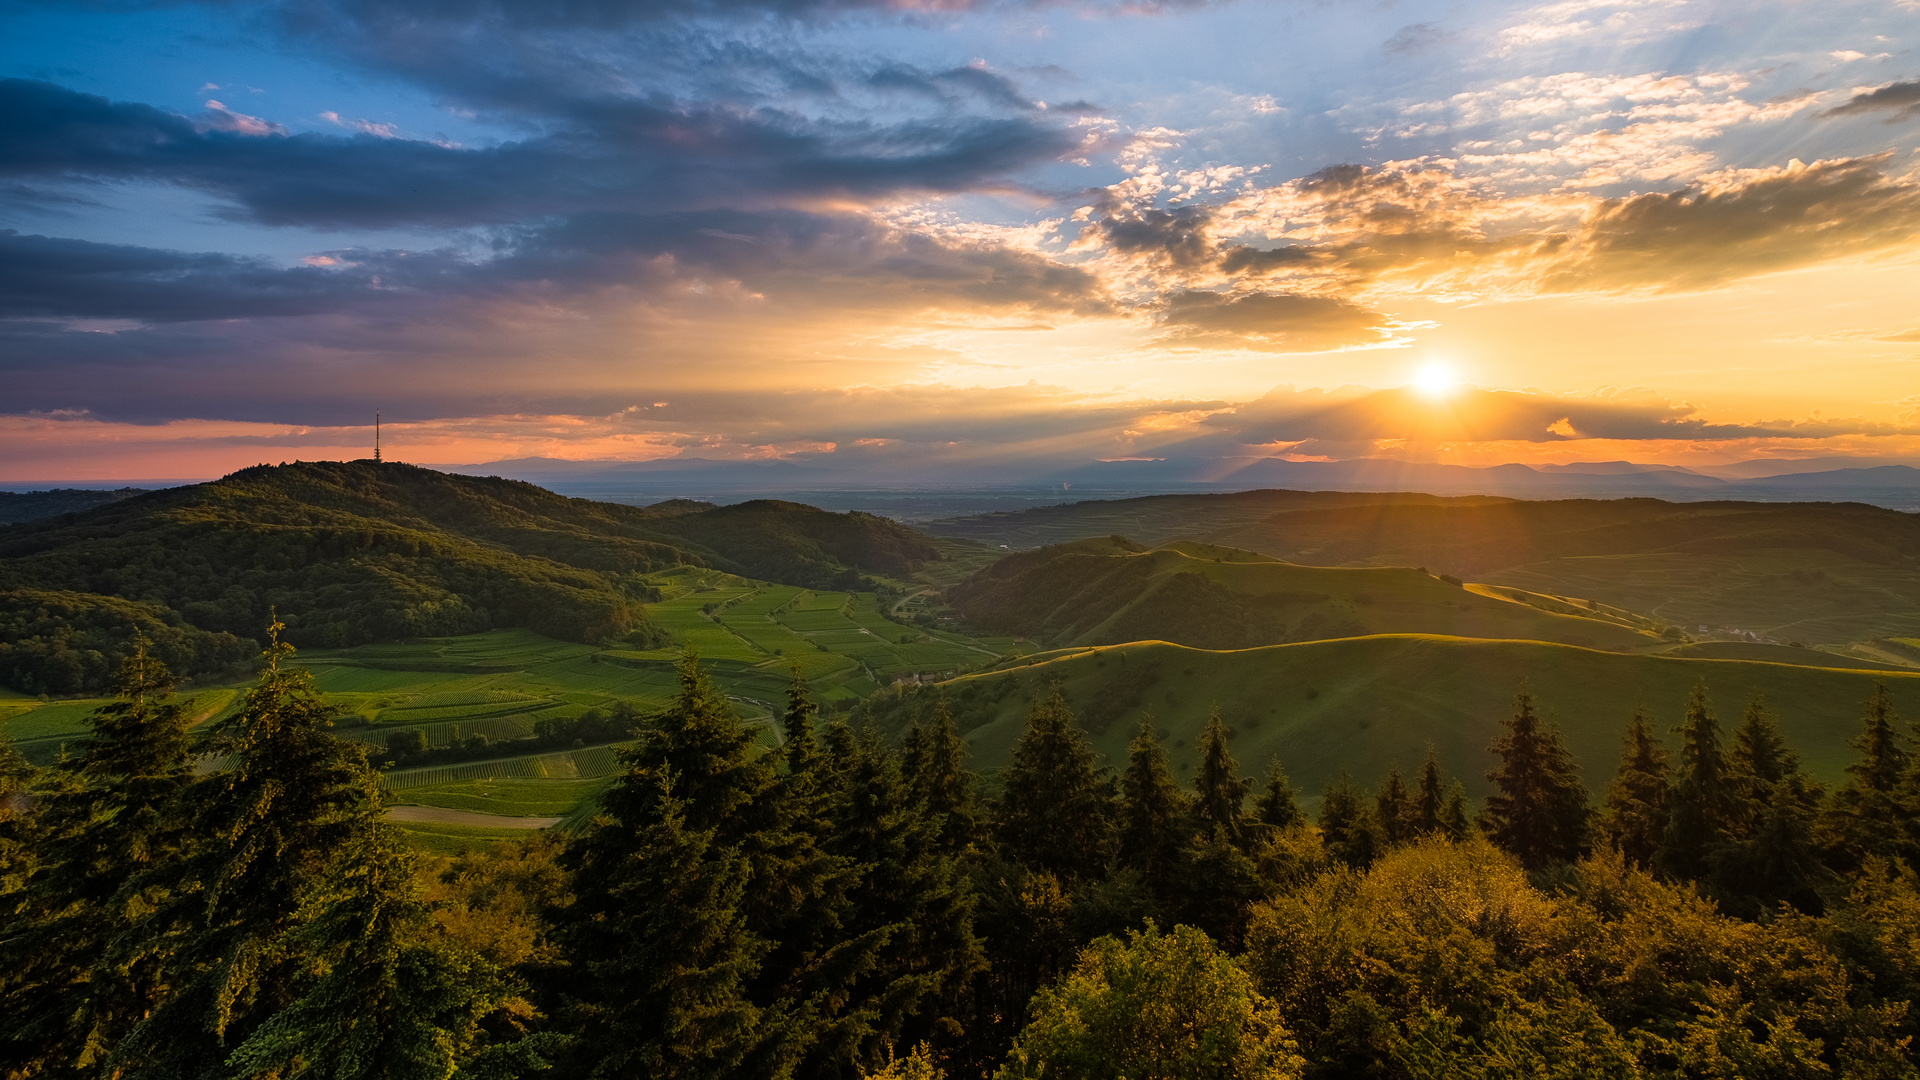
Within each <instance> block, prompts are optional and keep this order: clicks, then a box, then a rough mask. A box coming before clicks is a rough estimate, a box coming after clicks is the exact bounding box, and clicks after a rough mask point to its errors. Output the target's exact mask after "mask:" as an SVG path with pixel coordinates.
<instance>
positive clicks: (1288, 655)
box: [863, 634, 1920, 798]
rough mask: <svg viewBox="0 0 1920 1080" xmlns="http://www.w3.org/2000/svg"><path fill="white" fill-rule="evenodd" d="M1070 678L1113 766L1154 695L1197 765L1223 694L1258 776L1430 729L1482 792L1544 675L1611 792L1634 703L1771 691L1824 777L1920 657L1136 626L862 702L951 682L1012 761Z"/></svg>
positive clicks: (1318, 774)
mask: <svg viewBox="0 0 1920 1080" xmlns="http://www.w3.org/2000/svg"><path fill="white" fill-rule="evenodd" d="M1054 680H1058V681H1059V683H1060V685H1061V687H1062V689H1063V690H1064V691H1065V693H1066V695H1067V698H1068V700H1069V702H1070V703H1071V704H1072V705H1073V707H1074V709H1075V710H1076V712H1077V713H1078V715H1079V717H1080V719H1081V722H1082V724H1083V725H1084V726H1085V727H1086V729H1087V730H1088V732H1089V733H1090V735H1091V737H1092V739H1093V742H1094V745H1095V747H1096V748H1097V749H1098V750H1099V751H1100V753H1101V754H1102V755H1103V756H1104V757H1105V759H1106V762H1107V763H1108V764H1109V765H1117V764H1119V763H1121V762H1123V761H1124V760H1125V755H1126V744H1127V740H1128V739H1129V738H1131V737H1132V734H1133V730H1134V726H1135V724H1136V723H1137V722H1138V721H1139V718H1140V716H1141V714H1142V713H1143V712H1145V711H1148V710H1151V712H1152V714H1153V717H1154V724H1155V726H1156V727H1157V728H1159V729H1160V730H1162V731H1163V732H1164V733H1165V738H1166V740H1167V748H1168V752H1169V755H1170V757H1171V758H1172V761H1173V762H1174V766H1175V768H1176V771H1177V774H1178V775H1180V776H1182V777H1184V778H1190V777H1191V776H1192V773H1193V769H1194V767H1195V765H1196V763H1197V758H1198V744H1199V735H1200V732H1201V730H1202V728H1203V727H1204V725H1205V723H1206V717H1207V712H1208V709H1209V708H1211V707H1213V706H1215V705H1218V706H1219V707H1220V710H1221V712H1222V714H1223V715H1224V717H1225V719H1226V721H1227V723H1228V725H1229V726H1230V727H1231V729H1232V732H1233V742H1232V748H1233V752H1234V754H1235V755H1236V756H1237V757H1238V759H1239V761H1240V764H1241V768H1242V769H1243V771H1244V772H1245V773H1247V774H1248V775H1256V774H1258V773H1259V772H1260V771H1261V770H1262V769H1263V768H1264V767H1265V763H1266V761H1267V759H1268V758H1269V757H1270V756H1272V755H1275V754H1278V755H1279V757H1280V759H1281V761H1282V763H1283V764H1284V765H1285V767H1286V769H1287V771H1288V773H1289V774H1290V775H1291V776H1292V778H1293V780H1294V783H1295V785H1296V786H1297V787H1299V788H1300V789H1301V790H1302V791H1303V792H1305V793H1307V794H1309V795H1317V794H1318V792H1319V791H1320V789H1321V787H1322V786H1323V785H1324V784H1325V783H1326V782H1327V781H1328V780H1329V779H1331V778H1332V777H1333V776H1334V775H1335V774H1336V773H1338V772H1339V771H1340V770H1342V769H1346V770H1348V771H1350V772H1351V773H1352V775H1353V776H1354V777H1356V778H1357V779H1359V780H1361V781H1362V782H1363V783H1367V784H1371V783H1373V782H1374V781H1376V780H1377V779H1378V778H1379V777H1380V776H1381V775H1382V774H1383V773H1384V772H1385V771H1386V770H1387V768H1388V767H1390V766H1392V765H1394V764H1398V765H1400V766H1401V767H1402V768H1403V769H1407V770H1411V769H1414V768H1416V767H1417V766H1418V765H1419V763H1420V761H1421V760H1422V759H1423V757H1424V755H1425V753H1426V747H1427V746H1428V745H1429V744H1431V745H1432V746H1433V747H1434V749H1435V750H1436V752H1437V753H1438V754H1439V757H1440V760H1441V763H1442V765H1443V766H1444V767H1445V768H1446V769H1447V770H1448V771H1449V772H1450V773H1452V774H1454V775H1456V776H1458V777H1460V779H1461V780H1462V781H1464V782H1465V783H1466V785H1467V787H1468V789H1469V790H1470V791H1473V792H1475V793H1479V792H1482V791H1483V790H1484V789H1485V782H1484V774H1485V771H1486V769H1487V767H1488V763H1489V760H1490V759H1489V757H1488V754H1487V746H1488V745H1489V744H1490V743H1491V742H1492V741H1493V739H1494V737H1495V735H1496V734H1497V730H1496V729H1497V728H1498V725H1499V723H1500V720H1501V719H1502V718H1503V717H1504V716H1506V715H1507V714H1508V713H1509V712H1510V711H1511V708H1512V704H1513V696H1514V693H1515V692H1516V691H1517V690H1518V689H1519V688H1520V687H1521V686H1522V685H1523V684H1525V685H1527V686H1529V687H1530V688H1531V690H1532V692H1533V693H1534V695H1535V697H1536V698H1537V699H1538V701H1539V703H1540V705H1541V707H1542V709H1543V710H1544V712H1545V714H1546V715H1547V716H1549V717H1550V718H1552V719H1553V720H1555V721H1556V722H1557V723H1559V724H1560V726H1561V727H1562V729H1563V730H1564V731H1565V733H1566V737H1567V744H1568V746H1569V747H1570V748H1571V749H1572V751H1573V753H1574V754H1575V755H1576V757H1577V758H1578V759H1579V763H1580V766H1581V768H1582V770H1583V772H1584V773H1585V776H1586V779H1587V783H1588V786H1589V788H1590V789H1591V790H1592V791H1593V792H1594V794H1595V797H1596V798H1597V797H1598V796H1599V794H1600V793H1601V792H1602V791H1604V789H1605V786H1606V781H1607V778H1608V777H1609V776H1610V775H1611V773H1612V771H1613V769H1614V766H1615V765H1616V763H1617V761H1618V758H1619V751H1620V737H1621V733H1622V731H1623V730H1624V727H1625V724H1626V721H1627V717H1628V716H1629V715H1630V714H1631V712H1632V710H1633V708H1634V707H1635V706H1636V705H1640V704H1644V705H1645V706H1646V707H1647V708H1648V709H1649V710H1650V713H1651V715H1652V717H1653V720H1654V727H1655V729H1656V730H1661V731H1664V730H1665V729H1667V728H1669V727H1671V726H1673V725H1674V724H1677V723H1678V722H1679V719H1680V716H1681V710H1682V708H1683V706H1684V704H1685V701H1686V698H1687V694H1688V693H1689V691H1690V690H1691V689H1692V688H1693V686H1694V685H1695V684H1704V685H1706V686H1707V688H1708V690H1709V692H1710V694H1711V696H1712V700H1713V703H1714V706H1715V708H1716V709H1717V711H1718V713H1719V715H1720V716H1721V717H1722V719H1723V722H1725V723H1726V724H1727V725H1728V726H1729V727H1730V726H1731V725H1732V723H1734V722H1737V721H1738V718H1739V715H1740V713H1741V711H1742V710H1743V709H1744V708H1745V707H1746V704H1747V701H1748V699H1749V698H1750V697H1751V696H1752V695H1753V694H1755V693H1761V694H1764V695H1766V699H1767V702H1768V704H1769V706H1770V707H1771V708H1772V710H1773V711H1774V713H1775V715H1776V716H1777V717H1778V719H1779V721H1780V728H1781V731H1782V732H1783V733H1784V734H1785V735H1786V737H1787V739H1788V740H1789V741H1790V742H1791V743H1792V744H1793V745H1794V746H1795V747H1796V748H1797V749H1798V750H1799V751H1800V752H1801V753H1802V754H1803V755H1804V756H1805V759H1806V764H1807V767H1808V768H1809V769H1810V770H1811V771H1812V772H1813V773H1814V774H1815V775H1817V776H1819V777H1820V778H1822V779H1824V780H1827V781H1830V782H1831V781H1837V780H1839V779H1842V770H1843V769H1844V768H1845V766H1846V764H1847V763H1848V762H1849V761H1851V760H1852V758H1853V752H1852V751H1851V750H1850V749H1849V748H1848V746H1847V742H1848V740H1849V739H1851V738H1852V737H1853V735H1854V734H1855V732H1856V731H1857V730H1858V727H1859V716H1860V709H1861V702H1862V701H1864V700H1865V699H1866V698H1867V696H1868V695H1869V694H1870V693H1871V692H1872V689H1873V685H1874V683H1875V682H1876V681H1881V682H1885V683H1886V684H1887V685H1888V686H1889V687H1890V688H1891V690H1892V692H1893V696H1894V701H1895V702H1896V706H1897V708H1898V709H1899V710H1900V712H1901V713H1902V715H1904V716H1908V717H1914V716H1920V673H1907V672H1898V673H1895V672H1869V671H1860V670H1843V669H1830V668H1811V667H1799V666H1793V665H1787V664H1772V663H1760V662H1754V661H1747V660H1719V659H1695V658H1685V657H1671V656H1661V655H1648V654H1623V653H1608V652H1600V651H1597V650H1592V649H1583V648H1577V647H1573V646H1567V645H1554V644H1547V643H1542V642H1534V641H1491V640H1470V639H1463V638H1455V637H1440V636H1430V635H1411V634H1403V635H1387V636H1377V637H1362V638H1347V639H1341V640H1336V641H1315V642H1305V643H1299V644H1291V645H1274V646H1267V647H1264V648H1258V649H1245V650H1238V651H1204V650H1199V649H1190V648H1184V647H1181V646H1178V645H1172V644H1168V643H1166V642H1155V641H1146V642H1136V643H1133V644H1128V645H1115V646H1106V647H1098V648H1087V649H1075V650H1064V651H1060V652H1055V653H1043V654H1038V655H1036V656H1033V657H1029V658H1028V659H1027V660H1026V661H1024V662H1022V663H1021V664H1020V666H1014V667H1005V666H1003V667H1002V668H1001V669H999V670H996V671H991V672H982V673H979V674H974V675H966V676H962V677H960V678H957V679H953V680H949V681H948V682H945V683H940V684H937V685H935V686H931V687H904V688H896V689H894V690H891V691H888V692H883V693H881V694H878V695H875V696H874V697H873V698H871V699H869V701H868V703H867V704H866V705H865V706H864V707H863V711H864V713H865V715H866V716H867V717H869V718H871V719H872V720H874V721H875V722H876V723H877V724H878V725H879V726H880V727H881V728H882V730H898V729H901V728H904V726H905V725H906V724H907V723H908V722H910V720H911V719H912V718H913V717H914V716H915V715H917V714H918V713H919V712H920V711H922V710H923V709H925V708H926V707H928V706H930V704H931V701H932V698H933V697H934V696H935V695H939V696H943V697H944V698H945V699H946V701H947V702H948V705H949V707H950V708H951V709H952V710H953V712H954V715H955V718H956V721H957V722H958V724H959V726H960V728H961V729H962V731H963V733H964V735H965V737H966V739H967V742H968V744H969V745H970V746H971V748H972V753H973V758H972V763H973V766H974V767H975V768H996V767H1001V766H1004V765H1005V764H1006V763H1007V761H1008V757H1009V755H1010V753H1011V751H1012V747H1013V744H1014V741H1015V740H1016V739H1017V738H1018V737H1019V734H1020V731H1021V727H1022V723H1023V719H1024V716H1025V713H1026V709H1027V707H1028V703H1029V702H1030V701H1031V700H1032V699H1033V698H1034V697H1035V696H1036V695H1040V694H1044V693H1045V692H1046V690H1047V688H1048V686H1050V685H1051V684H1052V683H1053V681H1054Z"/></svg>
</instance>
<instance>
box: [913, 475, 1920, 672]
mask: <svg viewBox="0 0 1920 1080" xmlns="http://www.w3.org/2000/svg"><path fill="white" fill-rule="evenodd" d="M1262 511H1264V512H1265V513H1264V516H1260V515H1261V512H1262ZM932 529H933V531H935V532H936V533H939V534H941V535H951V536H965V537H968V538H970V539H974V540H977V541H980V542H984V543H993V544H1006V545H1008V546H1009V547H1010V548H1014V549H1018V548H1023V547H1031V546H1037V545H1038V544H1043V543H1045V544H1052V543H1060V542H1066V541H1072V540H1077V539H1084V538H1089V537H1097V536H1104V535H1108V534H1111V533H1120V534H1122V535H1126V536H1128V537H1129V538H1131V539H1133V540H1135V541H1139V542H1141V543H1146V544H1157V543H1163V542H1165V541H1166V540H1169V539H1174V538H1189V539H1196V540H1201V541H1204V542H1207V543H1210V544H1216V545H1225V546H1231V547H1237V548H1244V549H1247V550H1250V551H1256V552H1260V553H1263V554H1266V555H1270V556H1273V557H1275V558H1279V559H1284V560H1286V561H1288V562H1293V563H1300V564H1307V565H1315V566H1423V567H1426V568H1428V569H1429V570H1432V571H1434V572H1435V573H1443V574H1448V575H1451V576H1454V577H1459V578H1464V579H1468V580H1473V581H1479V582H1485V583H1488V584H1493V585H1501V586H1508V587H1512V588H1518V589H1523V590H1527V591H1529V592H1532V593H1536V594H1545V595H1551V596H1559V597H1577V598H1580V599H1582V600H1593V601H1595V602H1597V603H1599V604H1601V605H1605V606H1610V607H1613V608H1617V609H1620V610H1623V611H1627V612H1632V613H1634V614H1636V615H1638V616H1641V617H1643V618H1646V619H1649V620H1653V621H1658V622H1665V623H1670V624H1673V625H1676V626H1679V627H1681V628H1682V629H1683V630H1684V631H1685V632H1686V633H1687V634H1688V635H1690V636H1693V637H1697V638H1709V639H1721V640H1746V641H1754V642H1763V643H1764V642H1770V643H1774V644H1780V645H1799V646H1812V645H1820V646H1827V647H1844V646H1848V645H1850V644H1852V643H1856V642H1866V641H1870V640H1872V639H1877V638H1891V637H1903V636H1914V635H1915V634H1920V515H1914V514H1907V513H1900V512H1898V511H1893V510H1886V509H1882V508H1879V507H1875V506H1867V505H1862V504H1858V503H1748V502H1690V503H1676V502H1666V501H1662V500H1659V499H1619V500H1608V501H1602V500H1591V499H1575V500H1557V501H1539V502H1525V501H1518V500H1511V499H1492V498H1462V499H1440V498H1436V497H1433V496H1413V495H1404V494H1399V495H1378V496H1368V495H1364V494H1357V493H1335V492H1245V493H1242V494H1240V495H1237V496H1215V495H1167V496H1154V497H1151V498H1143V499H1128V500H1119V501H1114V502H1094V503H1078V504H1074V505H1071V506H1059V507H1048V508H1044V509H1036V510H1029V511H1021V512H1014V513H1006V514H995V515H981V516H979V517H974V518H967V519H958V520H954V521H946V522H938V523H935V524H934V525H933V526H932Z"/></svg>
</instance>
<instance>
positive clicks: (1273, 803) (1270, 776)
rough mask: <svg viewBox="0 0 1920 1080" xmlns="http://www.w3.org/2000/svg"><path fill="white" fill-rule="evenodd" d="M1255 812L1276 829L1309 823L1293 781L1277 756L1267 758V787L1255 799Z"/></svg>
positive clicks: (1262, 821)
mask: <svg viewBox="0 0 1920 1080" xmlns="http://www.w3.org/2000/svg"><path fill="white" fill-rule="evenodd" d="M1253 807H1254V813H1255V815H1256V816H1258V817H1259V819H1260V821H1261V823H1262V824H1265V825H1271V826H1273V827H1274V828H1276V829H1291V828H1294V827H1296V826H1299V825H1305V824H1306V823H1307V815H1306V814H1305V813H1303V812H1302V811H1301V809H1300V803H1299V802H1298V801H1297V800H1296V799H1295V797H1294V793H1293V783H1292V782H1291V781H1289V780H1288V779H1287V773H1286V770H1284V769H1282V768H1281V767H1280V759H1279V758H1277V757H1274V758H1269V759H1267V789H1266V790H1265V791H1263V792H1261V793H1260V797H1259V798H1257V799H1255V800H1254V804H1253Z"/></svg>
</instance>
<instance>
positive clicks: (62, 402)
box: [0, 0, 1920, 484]
mask: <svg viewBox="0 0 1920 1080" xmlns="http://www.w3.org/2000/svg"><path fill="white" fill-rule="evenodd" d="M1917 50H1920V0H1874V2H1854V0H1821V2H1818V3H1815V2H1812V0H1618V2H1607V0H1560V2H1554V3H1544V4H1539V3H1526V2H1491V0H1462V2H1437V0H1221V2H1206V0H1082V2H1077V3H1075V2H1044V0H1024V2H1015V0H548V2H543V3H540V4H529V3H519V2H509V0H265V2H250V0H209V2H205V3H191V2H174V3H150V4H149V3H139V2H134V0H96V2H93V3H75V2H62V3H57V4H56V3H46V4H40V3H32V2H22V0H0V481H14V482H19V481H38V480H49V481H51V480H75V481H78V480H88V481H98V480H110V479H116V478H152V477H204V476H215V475H220V474H222V473H225V472H228V471H231V470H233V469H237V468H242V467H245V466H248V465H252V464H255V463H257V462H261V461H284V460H295V459H302V458H304V459H314V458H341V457H360V456H366V455H367V453H368V449H369V447H370V444H371V441H372V431H371V427H372V420H373V417H374V412H375V410H376V409H378V410H380V412H381V415H382V418H383V420H384V428H383V436H384V439H385V444H386V447H387V454H388V456H389V457H391V458H396V459H402V460H408V461H414V462H420V463H441V464H453V463H461V464H468V463H480V462H491V461H502V460H512V459H521V458H529V457H543V458H563V459H573V460H582V461H586V460H606V461H645V460H655V459H661V458H676V457H677V458H705V459H723V460H739V459H781V460H787V461H793V462H797V463H814V464H820V463H826V464H831V465H833V466H835V467H836V468H840V469H844V470H850V471H851V473H858V474H861V475H870V476H873V477H876V478H885V477H887V476H907V475H913V476H917V477H927V476H938V477H943V478H947V479H950V480H951V482H953V483H955V484H966V483H983V482H992V481H998V480H1007V479H1017V478H1019V477H1024V476H1029V475H1040V474H1043V473H1045V472H1046V471H1047V470H1049V469H1055V468H1059V467H1061V466H1064V465H1071V464H1075V463H1080V462H1090V461H1115V460H1127V459H1149V460H1150V459H1160V458H1174V459H1187V458H1193V459H1219V460H1236V461H1244V460H1246V459H1248V458H1259V457H1270V456H1282V457H1288V458H1291V459H1294V460H1346V459H1352V458H1364V457H1389V458H1399V459H1403V460H1417V461H1445V462H1454V463H1460V464H1476V465H1485V464H1495V463H1501V462H1523V463H1564V462H1577V461H1611V460H1630V461H1640V462H1650V463H1664V464H1675V465H1698V466H1712V465H1719V464H1725V463H1729V462H1737V461H1743V460H1749V459H1755V458H1762V459H1764V458H1790V459H1798V458H1814V457H1823V458H1824V457H1842V458H1856V459H1863V460H1866V461H1886V462H1896V461H1904V462H1915V463H1920V51H1917Z"/></svg>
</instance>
